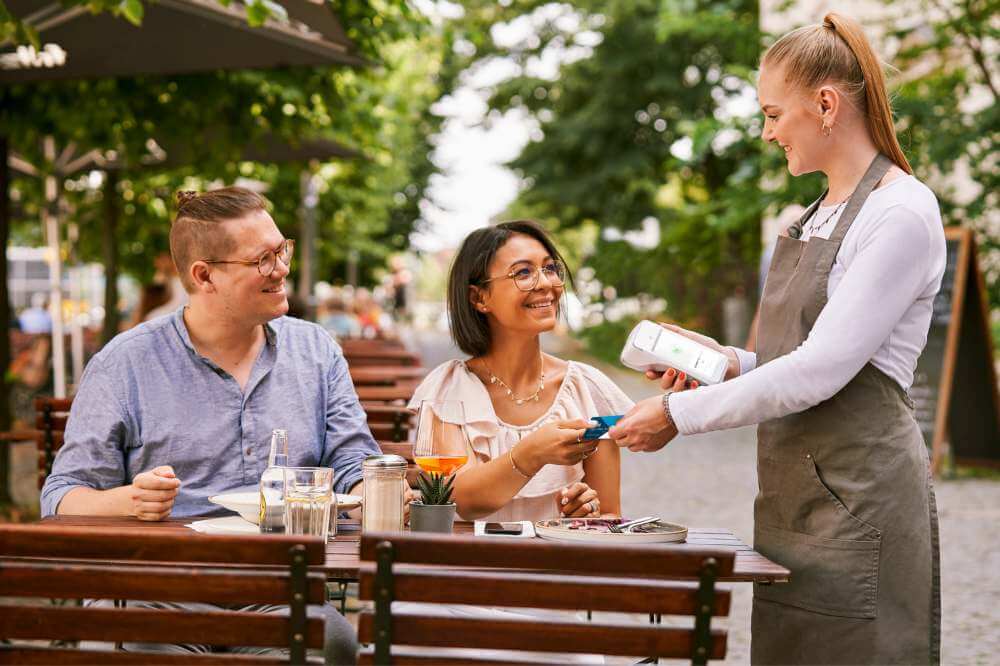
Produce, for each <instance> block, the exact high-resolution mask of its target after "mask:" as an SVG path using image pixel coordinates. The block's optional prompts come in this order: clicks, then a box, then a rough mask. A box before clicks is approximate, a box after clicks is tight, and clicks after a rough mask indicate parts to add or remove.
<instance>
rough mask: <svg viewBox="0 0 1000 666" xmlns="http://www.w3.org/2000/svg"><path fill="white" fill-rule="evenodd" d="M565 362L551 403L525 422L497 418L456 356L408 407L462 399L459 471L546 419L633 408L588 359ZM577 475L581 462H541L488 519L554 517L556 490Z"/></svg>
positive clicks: (499, 452) (501, 450) (502, 451)
mask: <svg viewBox="0 0 1000 666" xmlns="http://www.w3.org/2000/svg"><path fill="white" fill-rule="evenodd" d="M568 363H569V365H568V367H567V369H566V376H565V378H564V379H563V382H562V384H561V385H560V386H559V391H558V392H557V393H556V397H555V400H553V401H552V405H551V406H550V407H549V409H548V410H547V411H546V412H545V414H543V415H542V416H541V417H539V418H538V419H537V420H535V421H534V422H533V423H530V424H528V425H523V426H517V425H511V424H509V423H505V422H503V421H501V420H500V419H499V418H498V417H497V415H496V412H495V411H494V409H493V402H492V401H491V400H490V395H489V392H488V391H487V390H486V386H485V385H484V384H483V382H482V381H481V380H480V379H479V377H477V376H476V375H475V373H473V372H472V370H470V369H469V368H468V366H467V365H466V364H465V361H459V360H452V361H446V362H445V363H442V364H441V365H439V366H438V367H436V368H435V369H434V370H432V371H431V372H430V374H428V375H427V377H425V378H424V381H423V382H421V383H420V386H418V387H417V388H416V390H415V391H414V393H413V398H412V399H411V400H410V408H412V409H416V408H417V407H419V405H420V402H421V401H422V400H456V401H461V402H462V403H463V407H464V411H465V428H466V432H467V434H468V436H469V450H468V455H469V461H468V462H467V463H466V464H465V466H464V467H462V469H460V470H459V471H458V473H459V474H461V473H462V472H463V471H465V470H468V469H470V468H471V467H472V466H474V465H481V464H483V463H487V462H489V461H490V460H494V459H496V458H499V457H501V456H505V455H507V452H508V451H510V450H511V449H512V448H513V447H514V446H515V445H516V444H517V443H518V442H520V441H521V439H523V438H524V437H526V436H527V435H530V434H531V433H532V432H534V431H536V430H538V429H539V428H541V427H542V426H543V425H544V424H546V423H548V422H551V421H572V420H576V419H581V420H584V421H589V420H590V418H591V417H593V416H609V415H612V414H624V413H625V412H627V411H628V410H629V409H631V408H632V405H633V404H634V403H633V402H632V400H631V399H629V397H628V396H627V395H625V393H624V392H623V391H622V390H621V389H620V388H618V387H617V386H616V385H615V383H614V382H612V381H611V380H610V379H608V377H607V376H606V375H605V374H604V373H602V372H601V371H600V370H598V369H597V368H595V367H593V366H590V365H587V364H586V363H578V362H576V361H569V362H568ZM581 479H583V464H581V463H577V464H576V465H572V466H563V465H545V466H544V467H542V469H540V470H539V471H538V473H537V474H535V476H534V477H533V478H532V479H531V480H530V481H528V483H526V484H525V485H524V487H523V488H521V490H520V492H518V494H517V495H515V496H514V498H513V499H512V500H511V501H510V502H508V503H507V504H506V505H505V506H504V507H502V508H501V509H500V510H499V511H497V512H496V513H494V514H492V515H490V516H489V517H487V518H486V520H489V521H511V520H533V521H534V520H545V519H548V518H558V517H559V511H558V508H557V505H556V495H557V493H558V492H559V491H560V490H561V489H562V488H563V487H565V486H567V485H569V484H571V483H574V482H576V481H580V480H581Z"/></svg>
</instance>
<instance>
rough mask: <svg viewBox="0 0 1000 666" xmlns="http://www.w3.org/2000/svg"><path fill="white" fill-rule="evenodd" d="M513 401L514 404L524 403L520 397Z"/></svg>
mask: <svg viewBox="0 0 1000 666" xmlns="http://www.w3.org/2000/svg"><path fill="white" fill-rule="evenodd" d="M514 402H515V403H516V404H518V405H523V404H524V400H521V399H520V398H518V399H517V400H515V401H514Z"/></svg>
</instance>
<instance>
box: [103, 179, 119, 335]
mask: <svg viewBox="0 0 1000 666" xmlns="http://www.w3.org/2000/svg"><path fill="white" fill-rule="evenodd" d="M118 216H119V209H118V171H117V170H114V169H112V170H110V171H105V172H104V228H103V230H102V234H101V244H102V248H101V251H102V253H103V255H104V329H103V331H102V332H101V346H102V347H103V346H104V345H106V344H108V342H110V341H111V338H113V337H115V336H116V335H118V325H119V317H118Z"/></svg>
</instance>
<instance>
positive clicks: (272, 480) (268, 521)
mask: <svg viewBox="0 0 1000 666" xmlns="http://www.w3.org/2000/svg"><path fill="white" fill-rule="evenodd" d="M285 467H288V432H287V431H286V430H282V429H280V428H279V429H275V430H273V431H272V432H271V450H270V451H269V452H268V454H267V468H266V469H264V472H263V473H262V474H261V475H260V521H259V526H260V531H261V533H263V534H281V533H283V532H284V531H285V506H284V502H283V499H284V495H285V471H284V468H285Z"/></svg>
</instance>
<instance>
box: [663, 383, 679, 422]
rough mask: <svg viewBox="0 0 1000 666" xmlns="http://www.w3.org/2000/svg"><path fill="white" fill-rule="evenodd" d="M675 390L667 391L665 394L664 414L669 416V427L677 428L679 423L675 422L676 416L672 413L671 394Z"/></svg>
mask: <svg viewBox="0 0 1000 666" xmlns="http://www.w3.org/2000/svg"><path fill="white" fill-rule="evenodd" d="M671 393H673V391H667V392H666V393H664V394H663V415H664V416H665V417H666V418H667V427H673V428H676V427H677V424H676V423H675V422H674V416H673V414H671V413H670V394H671Z"/></svg>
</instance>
